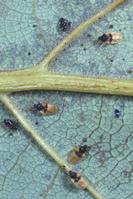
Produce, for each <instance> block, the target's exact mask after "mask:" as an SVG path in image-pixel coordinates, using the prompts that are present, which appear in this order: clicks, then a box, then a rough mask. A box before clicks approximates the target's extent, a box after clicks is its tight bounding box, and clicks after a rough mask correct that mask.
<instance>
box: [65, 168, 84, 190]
mask: <svg viewBox="0 0 133 199" xmlns="http://www.w3.org/2000/svg"><path fill="white" fill-rule="evenodd" d="M68 175H69V176H70V178H71V182H72V183H73V184H74V186H75V187H76V188H80V189H86V188H87V181H86V180H85V179H84V178H83V177H82V176H81V175H80V174H79V173H78V172H76V171H69V173H68Z"/></svg>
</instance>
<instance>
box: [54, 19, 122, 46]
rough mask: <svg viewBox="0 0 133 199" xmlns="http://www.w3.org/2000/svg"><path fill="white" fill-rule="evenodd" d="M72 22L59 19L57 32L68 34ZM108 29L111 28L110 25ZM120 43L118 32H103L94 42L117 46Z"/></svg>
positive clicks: (120, 37) (120, 35)
mask: <svg viewBox="0 0 133 199" xmlns="http://www.w3.org/2000/svg"><path fill="white" fill-rule="evenodd" d="M71 26H72V22H71V21H69V20H68V19H65V18H63V17H61V18H60V19H59V21H58V23H57V30H58V31H59V32H68V31H69V30H70V29H71ZM109 28H113V25H110V26H109ZM121 41H122V34H121V33H120V32H105V33H104V34H103V35H101V36H99V37H98V39H97V40H96V43H97V44H104V45H109V44H117V43H119V42H121Z"/></svg>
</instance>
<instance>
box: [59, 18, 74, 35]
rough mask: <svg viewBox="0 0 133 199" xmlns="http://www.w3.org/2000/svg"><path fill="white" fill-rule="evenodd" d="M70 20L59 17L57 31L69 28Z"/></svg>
mask: <svg viewBox="0 0 133 199" xmlns="http://www.w3.org/2000/svg"><path fill="white" fill-rule="evenodd" d="M71 24H72V23H71V22H70V21H69V20H67V19H65V18H63V17H61V18H60V19H59V21H58V24H57V29H58V31H61V32H67V31H69V30H70V29H71Z"/></svg>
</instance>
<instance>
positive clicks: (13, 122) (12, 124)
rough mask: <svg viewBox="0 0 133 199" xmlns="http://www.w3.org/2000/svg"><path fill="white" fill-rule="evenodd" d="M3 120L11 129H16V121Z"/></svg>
mask: <svg viewBox="0 0 133 199" xmlns="http://www.w3.org/2000/svg"><path fill="white" fill-rule="evenodd" d="M3 122H4V125H5V126H6V127H8V128H9V129H11V130H12V131H16V130H18V123H17V122H15V121H14V120H10V119H4V121H3Z"/></svg>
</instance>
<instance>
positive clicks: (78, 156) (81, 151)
mask: <svg viewBox="0 0 133 199" xmlns="http://www.w3.org/2000/svg"><path fill="white" fill-rule="evenodd" d="M88 150H89V147H88V146H87V145H79V146H76V147H75V148H74V149H72V150H71V151H70V153H69V154H68V162H69V163H71V164H77V163H79V162H80V161H82V160H84V159H85V158H86V156H87V152H88Z"/></svg>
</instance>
